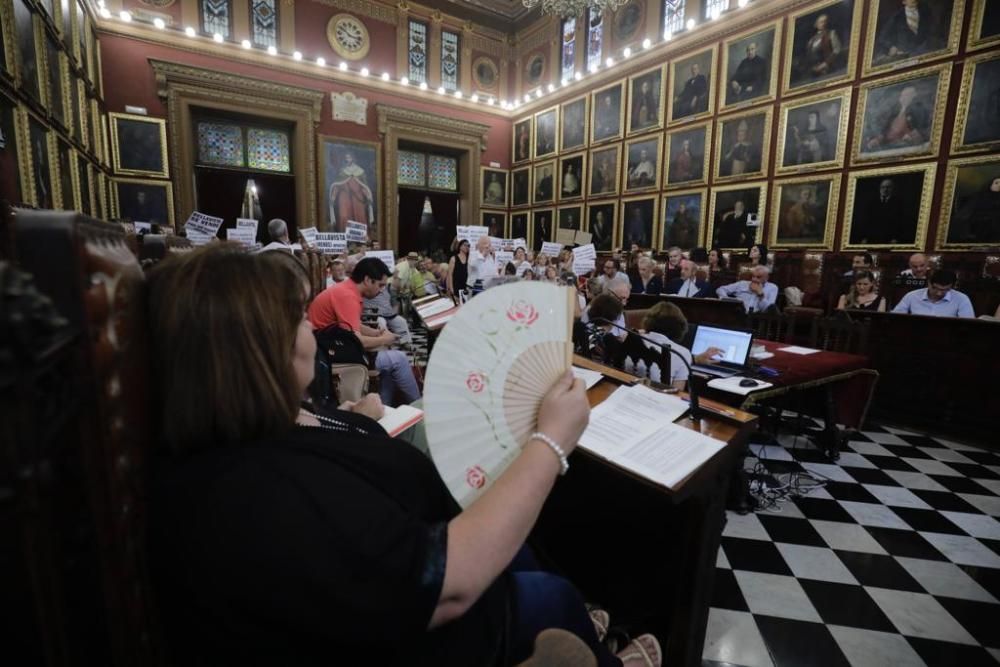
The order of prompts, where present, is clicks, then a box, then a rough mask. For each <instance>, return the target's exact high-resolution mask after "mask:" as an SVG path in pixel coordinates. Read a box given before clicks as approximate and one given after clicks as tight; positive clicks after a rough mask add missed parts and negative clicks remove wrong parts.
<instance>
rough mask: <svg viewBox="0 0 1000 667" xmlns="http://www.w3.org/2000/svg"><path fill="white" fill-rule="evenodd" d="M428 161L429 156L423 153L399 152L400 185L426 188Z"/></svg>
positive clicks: (398, 179) (398, 178)
mask: <svg viewBox="0 0 1000 667" xmlns="http://www.w3.org/2000/svg"><path fill="white" fill-rule="evenodd" d="M426 160H427V156H425V155H424V154H423V153H413V152H411V151H399V173H398V174H397V176H396V180H397V181H398V183H399V185H413V186H417V187H421V188H422V187H426V185H427V171H426Z"/></svg>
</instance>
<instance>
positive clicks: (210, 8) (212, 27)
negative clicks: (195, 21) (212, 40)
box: [201, 0, 233, 39]
mask: <svg viewBox="0 0 1000 667" xmlns="http://www.w3.org/2000/svg"><path fill="white" fill-rule="evenodd" d="M232 23H233V11H232V7H231V6H230V3H229V0H201V31H202V32H203V33H205V34H206V35H214V34H215V33H219V34H220V35H222V38H223V39H229V35H230V32H231V26H232Z"/></svg>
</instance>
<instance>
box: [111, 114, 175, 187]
mask: <svg viewBox="0 0 1000 667" xmlns="http://www.w3.org/2000/svg"><path fill="white" fill-rule="evenodd" d="M111 154H112V160H113V162H114V169H115V173H116V174H126V175H130V176H159V177H162V178H166V177H167V122H166V121H165V120H163V119H162V118H149V117H148V116H135V115H132V114H125V113H112V114H111Z"/></svg>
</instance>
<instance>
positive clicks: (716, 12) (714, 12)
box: [712, 7, 722, 21]
mask: <svg viewBox="0 0 1000 667" xmlns="http://www.w3.org/2000/svg"><path fill="white" fill-rule="evenodd" d="M720 16H722V9H720V8H719V7H716V8H715V9H713V10H712V20H713V21H718V20H719V17H720Z"/></svg>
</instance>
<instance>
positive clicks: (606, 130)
mask: <svg viewBox="0 0 1000 667" xmlns="http://www.w3.org/2000/svg"><path fill="white" fill-rule="evenodd" d="M623 101H624V100H622V86H621V84H616V85H614V86H612V87H611V88H606V89H605V90H602V91H599V92H597V93H594V111H593V115H594V141H604V140H605V139H613V138H615V137H618V136H621V133H622V123H621V108H622V102H623Z"/></svg>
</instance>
